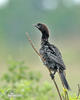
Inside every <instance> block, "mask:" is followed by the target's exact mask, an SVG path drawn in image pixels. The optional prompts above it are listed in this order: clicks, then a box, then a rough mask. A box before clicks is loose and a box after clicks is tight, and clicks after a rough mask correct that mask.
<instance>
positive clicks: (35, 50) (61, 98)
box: [26, 32, 62, 100]
mask: <svg viewBox="0 0 80 100" xmlns="http://www.w3.org/2000/svg"><path fill="white" fill-rule="evenodd" d="M26 36H27V39H28V41H29V42H30V44H31V46H32V48H33V49H34V51H35V52H36V53H37V55H38V56H40V58H41V59H42V61H45V59H43V58H42V56H41V55H40V54H39V52H38V51H37V49H36V48H35V47H34V45H33V43H32V40H31V39H30V37H29V34H28V33H27V32H26ZM47 69H48V71H49V73H50V74H52V72H51V70H50V69H49V68H48V67H47ZM52 80H53V82H54V84H55V87H56V89H57V92H58V95H59V97H60V100H62V97H61V94H60V91H59V88H58V86H57V83H56V81H55V79H54V78H53V79H52Z"/></svg>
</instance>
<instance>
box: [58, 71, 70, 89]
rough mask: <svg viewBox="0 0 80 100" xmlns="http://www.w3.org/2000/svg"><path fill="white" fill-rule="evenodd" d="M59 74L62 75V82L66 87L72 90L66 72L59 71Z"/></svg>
mask: <svg viewBox="0 0 80 100" xmlns="http://www.w3.org/2000/svg"><path fill="white" fill-rule="evenodd" d="M59 75H60V78H61V81H62V84H63V85H64V86H65V88H66V89H67V90H71V89H70V87H69V84H68V82H67V80H66V77H65V74H64V72H59Z"/></svg>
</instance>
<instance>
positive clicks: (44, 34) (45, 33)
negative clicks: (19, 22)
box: [34, 23, 49, 39]
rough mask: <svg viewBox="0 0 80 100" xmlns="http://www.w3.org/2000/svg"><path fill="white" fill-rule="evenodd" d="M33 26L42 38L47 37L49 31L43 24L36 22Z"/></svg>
mask: <svg viewBox="0 0 80 100" xmlns="http://www.w3.org/2000/svg"><path fill="white" fill-rule="evenodd" d="M34 26H35V27H36V28H38V29H39V30H40V31H41V33H42V39H48V38H49V31H48V28H47V26H46V25H45V24H41V23H37V24H36V25H34Z"/></svg>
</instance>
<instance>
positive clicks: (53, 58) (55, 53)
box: [35, 23, 70, 90]
mask: <svg viewBox="0 0 80 100" xmlns="http://www.w3.org/2000/svg"><path fill="white" fill-rule="evenodd" d="M35 27H37V28H38V29H39V30H40V31H41V33H42V37H41V48H40V50H39V53H40V55H41V56H42V57H43V59H44V61H43V64H44V65H45V66H46V67H48V68H49V69H50V70H51V71H52V72H53V76H51V77H52V78H54V75H55V73H56V72H57V71H58V72H59V74H60V78H61V81H62V83H63V85H64V86H65V87H66V88H67V89H68V90H70V87H69V85H68V82H67V80H66V78H65V75H64V70H65V69H66V67H65V64H64V62H63V59H62V55H61V53H60V51H59V49H58V48H57V47H56V46H54V45H52V44H50V43H49V41H48V38H49V31H48V28H47V27H46V25H44V24H41V23H38V24H37V25H36V26H35Z"/></svg>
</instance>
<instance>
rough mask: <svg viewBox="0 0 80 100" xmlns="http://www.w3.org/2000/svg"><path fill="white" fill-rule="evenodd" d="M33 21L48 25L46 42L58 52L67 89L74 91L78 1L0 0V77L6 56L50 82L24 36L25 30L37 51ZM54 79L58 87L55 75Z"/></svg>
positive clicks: (79, 65)
mask: <svg viewBox="0 0 80 100" xmlns="http://www.w3.org/2000/svg"><path fill="white" fill-rule="evenodd" d="M37 22H42V23H45V24H47V25H48V27H49V29H50V39H49V41H50V42H51V43H53V44H55V45H56V46H57V47H58V48H59V49H60V51H61V52H62V55H63V59H64V62H65V64H66V67H67V71H66V73H67V74H66V76H67V79H68V81H69V84H70V86H71V89H72V90H73V91H77V84H78V83H80V0H0V76H1V75H2V74H3V73H4V72H6V70H7V66H6V61H7V59H9V58H10V57H13V58H14V59H18V60H24V61H25V62H26V64H27V66H29V67H30V68H31V69H32V70H38V71H40V72H41V73H42V74H43V78H42V80H41V82H43V81H44V80H48V81H49V82H52V81H51V79H50V78H49V75H48V71H47V69H46V68H45V67H44V66H43V64H42V62H41V61H40V59H39V57H38V56H37V55H36V54H35V52H34V51H33V49H32V48H31V46H30V44H29V42H28V40H27V38H26V35H25V32H28V33H29V35H30V37H31V39H32V40H33V42H34V45H35V47H36V48H37V50H38V49H39V48H40V38H41V33H40V32H39V31H38V30H37V29H36V28H34V27H33V26H32V24H35V23H37ZM56 78H57V81H58V83H59V85H60V87H61V82H60V80H59V77H58V75H56ZM53 87H54V85H53ZM54 90H55V87H54V88H53V91H54Z"/></svg>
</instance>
